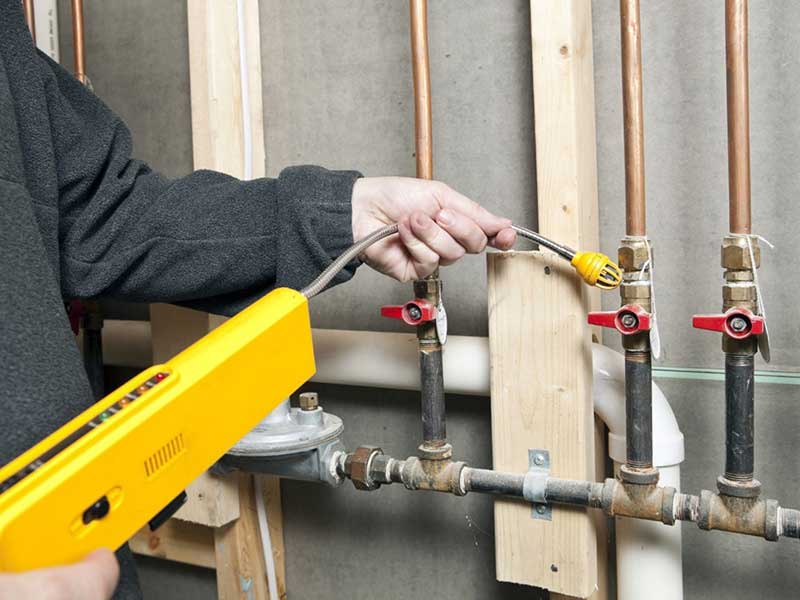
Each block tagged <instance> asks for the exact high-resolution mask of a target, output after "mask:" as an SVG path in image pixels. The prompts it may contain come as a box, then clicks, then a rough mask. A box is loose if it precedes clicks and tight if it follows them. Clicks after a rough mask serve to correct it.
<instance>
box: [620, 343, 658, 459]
mask: <svg viewBox="0 0 800 600" xmlns="http://www.w3.org/2000/svg"><path fill="white" fill-rule="evenodd" d="M625 417H626V418H625V434H626V436H627V455H626V466H628V467H629V468H631V469H636V470H645V469H652V467H653V375H652V369H651V355H650V350H641V351H637V350H626V351H625Z"/></svg>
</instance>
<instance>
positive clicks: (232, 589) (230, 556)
mask: <svg viewBox="0 0 800 600" xmlns="http://www.w3.org/2000/svg"><path fill="white" fill-rule="evenodd" d="M236 479H237V481H238V485H239V511H240V514H239V518H238V519H237V520H236V521H234V522H233V523H229V524H228V525H223V526H222V527H217V528H215V529H214V551H215V554H216V564H217V594H218V597H219V600H264V599H266V598H269V592H268V589H267V572H266V566H265V564H264V554H263V552H261V550H260V549H261V537H260V535H259V530H258V515H257V512H256V503H255V489H254V488H255V486H254V484H253V475H250V474H249V473H237V474H236ZM270 600H277V599H274V598H273V599H270Z"/></svg>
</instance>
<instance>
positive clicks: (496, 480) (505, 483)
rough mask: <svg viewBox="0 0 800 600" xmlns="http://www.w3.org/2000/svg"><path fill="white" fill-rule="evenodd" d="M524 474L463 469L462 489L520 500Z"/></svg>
mask: <svg viewBox="0 0 800 600" xmlns="http://www.w3.org/2000/svg"><path fill="white" fill-rule="evenodd" d="M524 483H525V474H524V473H504V472H502V471H492V470H490V469H473V468H471V467H467V468H466V469H464V487H465V488H466V491H468V492H480V493H482V494H496V495H499V496H514V497H517V498H522V488H523V486H524Z"/></svg>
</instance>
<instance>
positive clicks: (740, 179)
mask: <svg viewBox="0 0 800 600" xmlns="http://www.w3.org/2000/svg"><path fill="white" fill-rule="evenodd" d="M747 37H748V16H747V0H726V1H725V62H726V80H727V96H728V194H729V200H730V207H729V208H730V230H731V233H747V234H749V233H750V231H751V223H750V87H749V73H748V40H747Z"/></svg>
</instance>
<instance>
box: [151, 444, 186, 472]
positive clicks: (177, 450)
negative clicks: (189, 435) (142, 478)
mask: <svg viewBox="0 0 800 600" xmlns="http://www.w3.org/2000/svg"><path fill="white" fill-rule="evenodd" d="M184 450H186V446H184V444H183V434H182V433H179V434H178V435H176V436H175V437H174V438H172V439H171V440H170V441H168V442H167V443H166V444H164V445H163V446H162V447H161V448H159V449H158V450H157V451H156V452H154V453H153V454H152V456H150V458H148V459H147V460H146V461H144V472H145V474H146V475H147V477H148V478H150V477H155V476H156V475H157V474H158V473H159V472H160V471H161V470H162V469H163V468H164V467H166V466H167V465H168V464H169V463H171V462H172V461H173V460H175V459H176V458H177V457H178V456H180V455H181V454H183V452H184Z"/></svg>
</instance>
